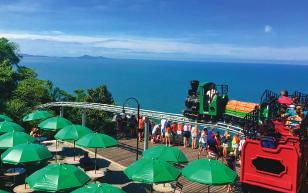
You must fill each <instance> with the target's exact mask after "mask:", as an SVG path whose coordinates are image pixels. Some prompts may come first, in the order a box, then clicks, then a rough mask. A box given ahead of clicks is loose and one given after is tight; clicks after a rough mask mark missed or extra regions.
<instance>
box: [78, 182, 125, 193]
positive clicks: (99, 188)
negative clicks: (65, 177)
mask: <svg viewBox="0 0 308 193" xmlns="http://www.w3.org/2000/svg"><path fill="white" fill-rule="evenodd" d="M72 193H125V191H123V190H122V189H120V188H117V187H115V186H112V185H110V184H106V183H102V184H101V183H100V184H89V185H86V186H84V187H82V188H79V189H77V190H74V191H73V192H72Z"/></svg>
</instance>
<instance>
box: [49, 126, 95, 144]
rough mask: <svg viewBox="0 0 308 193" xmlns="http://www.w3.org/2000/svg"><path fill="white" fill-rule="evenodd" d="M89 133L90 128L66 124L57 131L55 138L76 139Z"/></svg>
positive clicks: (90, 131)
mask: <svg viewBox="0 0 308 193" xmlns="http://www.w3.org/2000/svg"><path fill="white" fill-rule="evenodd" d="M89 133H92V130H91V129H89V128H87V127H84V126H82V125H68V126H66V127H64V128H63V129H61V130H60V131H58V133H57V134H56V135H55V138H56V139H58V140H63V141H76V140H78V139H80V138H81V137H83V136H85V135H87V134H89Z"/></svg>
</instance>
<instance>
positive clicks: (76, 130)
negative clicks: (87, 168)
mask: <svg viewBox="0 0 308 193" xmlns="http://www.w3.org/2000/svg"><path fill="white" fill-rule="evenodd" d="M89 133H92V130H91V129H89V128H87V127H84V126H82V125H68V126H66V127H64V128H63V129H61V130H60V131H58V133H57V134H56V135H55V138H56V139H57V140H63V141H74V152H75V142H76V141H77V140H78V139H80V138H81V137H83V136H85V135H87V134H89ZM74 160H75V153H74Z"/></svg>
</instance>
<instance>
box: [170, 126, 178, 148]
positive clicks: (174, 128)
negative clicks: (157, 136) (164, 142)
mask: <svg viewBox="0 0 308 193" xmlns="http://www.w3.org/2000/svg"><path fill="white" fill-rule="evenodd" d="M177 130H178V124H177V123H176V122H172V124H171V133H172V144H173V145H175V136H176V133H177Z"/></svg>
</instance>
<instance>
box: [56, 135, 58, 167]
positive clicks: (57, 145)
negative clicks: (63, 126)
mask: <svg viewBox="0 0 308 193" xmlns="http://www.w3.org/2000/svg"><path fill="white" fill-rule="evenodd" d="M57 150H58V140H56V162H57V163H58V152H57Z"/></svg>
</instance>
